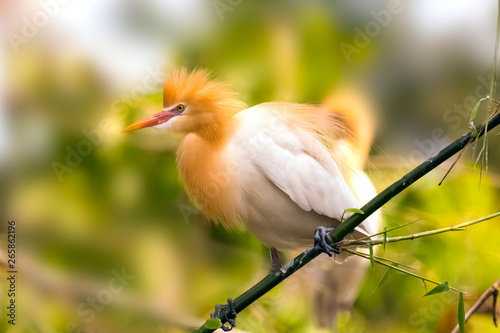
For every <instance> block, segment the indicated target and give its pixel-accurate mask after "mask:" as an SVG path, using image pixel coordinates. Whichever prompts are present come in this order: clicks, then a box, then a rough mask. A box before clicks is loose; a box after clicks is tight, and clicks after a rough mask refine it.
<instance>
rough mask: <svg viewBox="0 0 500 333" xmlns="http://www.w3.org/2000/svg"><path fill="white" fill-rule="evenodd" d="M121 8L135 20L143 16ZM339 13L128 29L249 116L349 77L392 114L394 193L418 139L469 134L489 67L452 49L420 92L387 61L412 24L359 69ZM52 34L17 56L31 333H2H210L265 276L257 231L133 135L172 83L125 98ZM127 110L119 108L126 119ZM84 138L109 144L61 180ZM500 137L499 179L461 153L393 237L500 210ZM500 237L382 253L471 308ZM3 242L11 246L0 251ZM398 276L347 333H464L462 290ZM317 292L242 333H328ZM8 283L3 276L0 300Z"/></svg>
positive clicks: (24, 307) (494, 269)
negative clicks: (469, 112)
mask: <svg viewBox="0 0 500 333" xmlns="http://www.w3.org/2000/svg"><path fill="white" fill-rule="evenodd" d="M122 6H123V10H124V13H127V9H128V10H129V11H133V9H134V8H136V7H134V6H137V5H132V4H128V3H124V4H123V5H122ZM199 10H201V9H199ZM205 10H207V11H213V8H212V7H211V6H209V7H207V8H205ZM343 10H345V9H342V6H338V7H336V6H335V5H333V4H329V3H327V2H324V1H310V2H309V1H308V2H298V1H275V2H265V1H243V2H242V3H241V4H240V5H238V6H237V7H235V8H234V10H232V11H228V12H226V13H225V14H224V20H223V21H218V20H217V16H216V14H215V13H214V12H211V14H210V15H209V16H213V17H215V19H214V21H213V22H212V24H211V25H210V29H207V31H205V32H203V33H201V32H200V36H201V37H198V38H191V39H189V38H187V39H182V38H179V39H175V38H173V35H175V33H174V32H173V30H172V29H173V28H169V27H168V26H165V25H164V24H167V23H165V22H164V21H168V19H175V18H176V15H175V14H176V13H175V12H174V13H165V15H166V17H167V19H165V18H164V17H162V16H157V17H156V18H149V17H148V16H145V17H146V18H143V20H142V21H139V23H137V22H135V21H134V24H139V25H140V26H139V27H137V26H135V25H134V24H131V23H130V22H129V23H126V24H125V25H126V26H125V28H126V31H129V30H132V31H135V32H136V33H138V34H139V35H140V33H141V32H142V33H145V34H149V35H152V36H157V38H155V40H154V43H156V44H160V45H161V46H162V47H163V48H164V49H165V50H168V51H165V57H166V58H167V55H168V58H169V60H168V64H167V66H166V67H168V68H173V67H176V66H180V65H183V66H187V67H189V68H193V67H196V66H201V67H208V68H210V69H212V70H213V73H214V75H215V76H218V77H221V78H222V79H223V80H224V81H228V82H229V83H230V85H231V86H232V87H233V88H234V89H235V90H236V91H238V92H239V93H240V94H241V98H242V99H243V100H244V101H245V102H246V103H248V104H249V105H253V104H256V103H260V102H265V101H271V100H284V101H293V102H307V103H320V102H321V100H323V98H324V97H325V96H326V95H328V94H329V93H330V91H332V89H334V88H336V87H342V86H343V85H344V84H348V83H349V84H351V83H352V81H354V82H355V84H358V85H359V86H362V87H364V88H366V89H367V90H368V91H370V92H371V93H372V95H374V96H373V97H374V103H375V104H376V105H378V106H379V109H380V112H379V114H378V118H379V121H378V122H379V128H380V130H379V133H378V136H377V142H376V143H377V147H376V148H375V149H374V155H375V156H374V158H373V160H372V164H373V166H372V167H371V168H372V169H371V170H370V174H371V175H372V178H373V179H374V182H375V183H376V185H377V187H378V189H380V190H381V189H383V188H384V187H385V186H387V185H389V184H390V183H391V182H392V181H394V180H395V179H397V178H398V177H400V176H402V174H403V172H404V171H408V170H406V169H405V167H402V166H401V159H398V158H391V157H390V156H395V155H397V154H400V156H403V159H408V156H409V155H410V153H411V150H413V149H417V148H416V147H415V145H414V144H413V143H414V141H413V140H414V139H415V138H419V139H420V140H425V139H426V138H429V137H430V132H431V130H432V129H433V128H443V129H444V131H445V132H446V136H447V137H448V138H449V139H453V138H454V137H456V136H457V135H458V134H461V133H463V132H465V131H467V128H468V127H467V126H466V122H465V121H464V122H463V126H459V127H457V128H453V129H452V128H450V127H451V126H450V124H449V123H446V122H443V116H442V113H443V111H444V110H446V108H448V107H449V106H451V105H452V104H453V103H461V102H462V101H463V100H464V97H465V96H467V95H469V94H471V90H473V89H474V87H475V86H476V85H477V80H476V76H477V75H479V74H484V73H486V72H487V71H488V69H487V68H484V67H481V66H479V65H474V64H468V66H463V61H464V60H463V59H458V60H457V59H456V58H454V57H455V54H453V53H450V54H449V55H448V56H449V57H450V59H451V60H450V63H451V64H450V66H449V67H447V68H443V69H442V71H437V72H435V73H433V75H431V76H425V77H419V78H418V79H416V78H415V77H413V76H412V74H411V73H408V72H406V70H407V67H404V66H403V67H400V66H402V65H401V63H395V62H392V60H393V59H392V58H391V57H388V56H387V54H388V53H390V50H391V47H393V48H394V47H398V46H397V45H398V44H396V46H391V42H392V43H394V40H393V39H391V38H395V40H398V38H400V37H401V36H400V35H399V33H400V32H399V31H400V29H399V26H400V24H403V23H404V20H405V18H404V16H403V17H402V18H401V19H400V21H402V22H399V21H398V22H394V23H393V24H394V25H393V26H390V27H388V28H387V33H386V36H385V37H384V36H379V37H377V38H376V39H374V40H373V41H372V43H371V44H370V45H369V46H368V47H366V48H364V49H363V50H362V52H361V53H360V54H358V55H356V58H355V59H354V60H353V63H352V64H351V65H347V64H346V61H345V59H344V57H343V55H342V53H341V51H340V48H339V47H338V45H339V43H340V42H342V41H347V42H350V41H352V38H353V37H354V32H353V30H352V28H353V27H354V26H356V25H357V24H358V25H360V24H362V23H363V22H364V21H363V20H360V19H355V18H352V17H350V16H349V15H346V14H347V13H346V12H344V11H343ZM369 10H370V8H367V9H366V12H369ZM122 14H123V13H122ZM142 14H144V15H147V13H142ZM116 15H117V17H118V18H120V16H119V15H120V13H117V14H116ZM124 15H125V14H124ZM137 15H139V13H138V14H137ZM346 17H347V18H346ZM122 19H123V20H125V22H127V21H126V18H122ZM365 19H366V18H365ZM395 20H396V19H395ZM140 22H142V23H140ZM174 22H178V21H175V20H174ZM181 22H182V21H181ZM90 23H91V22H90ZM127 24H128V25H127ZM141 24H142V25H141ZM136 30H137V31H136ZM181 30H182V29H181ZM394 30H395V31H396V32H394ZM391 31H392V32H391ZM158 36H161V37H162V38H160V37H158ZM390 36H396V37H390ZM42 37H43V36H40V38H39V39H38V40H33V41H31V42H30V44H28V45H26V46H25V47H24V48H23V50H22V52H20V53H18V54H11V55H9V58H8V60H9V62H10V66H9V68H8V74H9V80H10V82H9V87H8V90H7V91H6V94H5V95H6V100H7V107H8V111H7V112H6V114H7V118H8V122H9V127H10V128H11V134H10V140H9V145H10V146H11V150H10V154H9V155H8V160H6V161H2V163H1V164H0V168H1V169H0V170H1V174H0V184H2V186H1V190H0V198H1V200H0V205H1V209H0V215H1V222H0V227H1V229H0V233H3V232H4V230H6V227H5V222H6V221H8V220H9V219H15V220H16V221H17V223H18V226H19V228H18V235H19V240H18V247H19V256H18V258H19V265H20V267H21V268H20V272H21V273H20V274H19V277H20V279H19V286H18V288H19V296H18V298H17V299H18V304H19V309H18V311H19V312H18V316H19V317H18V321H19V325H17V326H16V327H13V326H11V325H8V324H7V323H6V321H5V318H3V319H2V321H0V331H2V332H9V333H13V332H70V331H71V329H69V327H71V322H72V321H75V323H76V325H78V326H79V327H82V329H84V331H85V332H93V331H94V332H181V331H183V330H184V329H186V327H189V326H193V325H198V324H201V323H203V322H204V320H205V318H208V315H209V313H210V312H211V311H213V306H214V305H215V304H216V303H223V302H225V299H226V298H227V297H236V296H238V295H239V294H241V293H242V292H244V291H245V290H247V289H248V288H249V287H250V286H251V285H253V284H254V283H256V282H258V281H259V279H260V278H262V277H263V276H264V275H265V274H267V273H268V269H269V266H270V264H269V260H268V253H267V249H265V248H264V247H263V246H262V245H261V244H260V243H259V242H258V241H257V240H256V239H255V238H254V237H253V236H252V235H251V234H249V233H246V232H244V233H229V232H227V231H225V230H223V229H222V228H221V227H218V226H214V225H210V223H209V222H208V221H206V220H205V219H204V218H203V216H202V215H201V214H200V213H199V212H197V211H196V210H195V209H194V207H193V206H192V205H191V204H190V203H189V200H188V198H187V196H186V194H185V193H184V190H183V188H182V185H181V184H180V183H179V181H178V178H177V171H176V167H175V153H174V149H175V145H176V142H177V141H176V139H175V138H166V137H162V136H160V135H158V134H157V133H153V132H152V131H151V132H148V131H145V132H143V133H137V134H133V135H125V134H122V133H120V131H121V129H122V128H123V127H124V126H125V125H127V124H130V123H131V122H132V121H134V120H136V119H139V118H140V117H142V116H144V115H147V114H152V113H155V112H158V110H160V109H161V105H162V102H161V82H158V83H157V85H156V87H155V89H153V90H149V91H147V93H146V94H142V95H141V94H138V95H137V96H136V98H132V100H129V101H125V102H123V101H122V96H124V95H130V94H131V93H132V91H133V89H134V87H136V86H132V87H131V88H128V89H124V88H120V89H116V88H115V86H114V85H113V84H110V83H109V82H108V78H106V77H105V74H104V73H103V70H102V68H101V67H99V66H97V65H96V64H95V63H94V62H93V61H92V60H91V59H89V57H87V56H86V55H83V54H81V55H78V54H77V55H76V56H74V55H73V56H71V57H68V56H67V55H66V54H65V53H63V52H61V50H62V49H64V43H62V42H58V41H57V40H56V41H52V43H50V42H47V41H46V40H45V39H43V38H42ZM163 37H164V39H163ZM96 38H97V36H96ZM130 38H131V37H130ZM131 40H132V38H131ZM130 43H132V41H130ZM95 47H98V46H95ZM455 62H456V65H453V63H455ZM411 65H412V64H411V63H409V64H406V66H408V67H411ZM391 66H392V67H391ZM401 68H403V69H401ZM145 75H146V74H145ZM457 77H459V78H460V79H459V80H457ZM387 78H391V80H392V81H391V80H389V81H387ZM412 78H413V80H412ZM113 79H114V80H115V81H120V80H121V79H122V78H116V77H115V78H113ZM140 84H141V82H137V85H139V86H140ZM429 86H430V87H432V88H429ZM441 89H444V90H446V91H445V93H442V90H441ZM440 94H442V95H445V96H444V97H443V96H439V95H440ZM116 101H120V102H122V103H121V104H120V105H119V107H118V106H116V105H117V104H114V103H115V102H116ZM113 106H115V107H113ZM435 110H438V111H436V112H434V111H435ZM478 117H480V115H478ZM103 120H109V121H110V122H111V124H112V128H111V130H109V131H107V132H105V131H103V130H102V129H101V122H102V121H103ZM84 130H86V131H94V132H92V133H99V135H100V136H99V135H98V137H100V138H101V139H100V140H97V141H98V142H99V143H98V144H92V145H91V148H90V149H91V152H90V153H88V154H87V155H86V156H83V154H81V156H80V160H79V162H78V163H76V164H77V165H76V166H75V167H71V172H65V173H64V174H62V181H60V180H59V178H58V177H57V175H56V173H55V172H54V167H53V163H54V162H58V163H61V164H64V165H67V164H68V163H67V160H66V159H67V157H68V147H69V148H70V149H72V150H74V151H77V152H78V147H79V145H82V141H85V140H89V139H88V137H87V136H85V134H83V132H82V131H84ZM96 131H97V132H96ZM496 132H497V131H495V134H496ZM413 135H415V137H414V136H413ZM490 140H491V145H490V164H489V172H488V173H487V174H486V173H485V172H484V170H483V173H482V177H480V175H479V170H476V171H475V172H472V169H473V166H472V164H473V161H472V160H471V159H467V158H468V157H465V156H464V157H463V158H462V160H461V161H460V162H459V165H458V166H457V167H456V168H455V169H454V170H453V171H452V173H451V174H450V176H448V178H447V179H446V180H445V182H444V184H443V185H442V186H440V187H438V186H437V184H438V182H439V181H440V179H441V177H442V176H443V175H444V173H445V171H446V167H443V168H441V169H439V170H436V171H434V172H433V173H431V174H430V175H429V176H428V177H426V178H425V179H423V180H421V181H419V182H417V183H416V184H414V185H413V186H412V187H411V188H410V189H408V190H407V191H405V192H404V193H402V194H401V195H399V196H397V197H396V198H394V200H392V201H391V202H390V203H388V204H387V205H386V207H385V208H384V209H383V213H384V223H385V224H386V225H387V226H392V225H395V224H402V223H406V222H409V221H414V220H417V219H418V220H419V221H418V222H417V223H415V224H412V225H410V226H408V227H407V228H404V229H401V230H398V231H396V232H394V235H403V234H409V233H415V232H420V231H423V230H428V229H431V228H438V227H445V226H450V225H453V224H457V223H460V222H464V221H466V220H469V219H473V218H477V217H481V216H484V215H488V214H491V213H493V212H496V211H498V210H499V204H498V203H499V202H500V190H499V189H500V176H499V168H498V161H499V160H500V157H499V154H498V146H499V145H498V141H499V140H498V136H496V135H491V137H490ZM433 144H435V145H436V149H438V148H439V146H438V144H437V143H433ZM80 148H82V146H80ZM83 148H85V147H83ZM83 148H82V149H83ZM87 148H88V147H87ZM425 153H427V152H424V155H425ZM499 234H500V225H499V223H498V221H497V220H492V221H488V222H485V223H484V224H481V225H478V226H474V227H472V228H470V229H469V230H468V231H466V232H454V233H447V234H441V235H438V236H435V237H430V238H425V239H419V240H414V241H408V242H402V243H396V244H388V245H387V247H386V250H385V251H383V250H382V249H380V250H379V255H382V256H385V257H388V258H391V259H394V260H396V261H399V262H402V263H405V264H407V265H410V266H412V267H414V268H415V269H417V270H418V271H419V272H421V273H422V274H423V275H425V276H427V277H429V278H432V279H434V280H437V281H441V282H444V281H448V282H449V284H450V285H451V286H454V287H456V288H459V289H461V290H464V291H466V292H467V294H466V295H465V297H464V298H465V307H466V309H468V308H469V307H470V306H471V305H472V304H473V302H474V301H475V299H476V298H477V297H478V296H479V295H480V294H481V293H482V292H483V291H484V290H486V289H487V288H488V287H489V286H490V285H491V284H492V283H493V282H494V281H495V280H496V279H498V278H499V276H498V272H500V269H499V268H500V255H499V253H500V243H499V242H498V241H497V238H498V235H499ZM0 245H1V246H2V248H4V247H5V242H4V240H3V239H0ZM24 265H25V266H26V268H25V269H24V270H23V268H22V267H23V266H24ZM123 267H124V268H125V269H126V271H127V272H128V273H129V274H131V275H133V276H134V279H133V280H132V281H131V282H130V283H129V284H128V285H126V286H124V290H123V292H121V293H117V294H115V295H114V298H113V301H112V302H110V304H109V305H106V306H104V308H103V309H101V311H95V318H93V319H92V320H88V321H86V320H85V319H87V318H88V317H86V316H82V315H81V311H80V312H78V309H79V305H80V304H82V302H83V303H85V302H86V301H87V299H88V297H97V296H96V295H98V293H99V291H100V290H103V288H104V289H105V288H107V286H108V283H109V281H110V279H112V278H113V274H112V271H113V270H118V271H120V270H121V269H122V268H123ZM385 271H386V269H385V268H383V267H379V266H378V265H375V269H374V270H370V272H369V274H368V276H367V279H366V283H365V284H364V286H363V288H362V290H361V293H360V297H359V299H358V300H357V302H356V304H355V310H353V312H352V313H345V314H342V315H340V316H339V319H338V327H337V330H338V331H340V332H448V331H450V330H451V328H452V327H453V326H454V325H455V323H456V318H457V316H456V311H457V310H456V309H457V301H458V295H456V294H455V293H446V294H437V295H433V296H429V297H422V296H423V295H424V294H425V293H426V288H425V287H424V286H423V285H422V283H421V281H419V280H417V279H414V278H411V277H407V276H403V275H401V274H393V275H392V276H391V277H390V278H389V280H387V282H385V283H384V284H383V285H382V286H381V287H380V288H379V289H377V285H378V284H379V282H380V279H381V278H382V276H383V275H384V273H385ZM306 280H307V275H306V274H301V273H298V274H297V276H293V277H291V278H290V279H288V280H287V281H286V282H285V283H283V284H282V285H280V286H279V287H277V288H275V289H274V290H272V291H271V292H270V293H269V294H267V295H266V296H265V297H263V298H262V299H261V300H259V301H258V302H256V303H255V304H253V305H252V306H251V307H250V308H248V309H247V310H245V311H244V312H242V313H241V314H240V315H239V316H238V328H240V329H242V330H245V331H250V332H318V329H317V327H316V326H315V322H314V319H313V316H312V313H311V311H312V310H311V308H312V305H311V304H312V303H311V302H312V300H311V291H310V290H309V289H308V288H307V281H306ZM7 288H8V286H7V283H6V282H5V279H2V282H1V283H0V295H2V299H3V297H4V295H6V293H7ZM427 288H428V289H429V290H430V288H432V286H429V285H428V286H427ZM1 304H2V306H3V303H1ZM89 308H90V307H88V306H87V307H86V309H89ZM68 325H69V326H68ZM467 329H468V331H470V332H473V331H475V332H489V331H491V332H493V331H494V329H493V325H492V323H491V322H490V318H489V315H487V314H478V315H476V316H475V317H474V318H473V319H472V320H471V322H470V323H469V324H468V326H467ZM75 332H76V331H75Z"/></svg>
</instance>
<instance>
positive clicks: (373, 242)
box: [339, 212, 500, 250]
mask: <svg viewBox="0 0 500 333" xmlns="http://www.w3.org/2000/svg"><path fill="white" fill-rule="evenodd" d="M497 216H500V212H498V213H494V214H491V215H488V216H484V217H481V218H479V219H475V220H472V221H468V222H464V223H460V224H457V225H454V226H451V227H446V228H441V229H434V230H428V231H423V232H419V233H416V234H412V235H405V236H397V237H389V238H386V239H383V238H377V239H365V240H343V241H342V242H341V244H340V246H339V248H340V249H342V250H343V249H344V248H345V247H350V246H354V247H360V246H368V245H382V244H384V243H395V242H401V241H406V240H414V239H417V238H421V237H428V236H433V235H437V234H442V233H444V232H449V231H464V229H463V228H465V227H469V226H471V225H474V224H478V223H481V222H484V221H487V220H491V219H492V218H495V217H497Z"/></svg>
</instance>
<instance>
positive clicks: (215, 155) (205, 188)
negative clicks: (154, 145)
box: [177, 128, 237, 228]
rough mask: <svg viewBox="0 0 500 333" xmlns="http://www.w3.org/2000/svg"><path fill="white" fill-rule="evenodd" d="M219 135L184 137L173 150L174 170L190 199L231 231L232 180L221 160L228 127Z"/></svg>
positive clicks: (195, 134)
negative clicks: (174, 156)
mask: <svg viewBox="0 0 500 333" xmlns="http://www.w3.org/2000/svg"><path fill="white" fill-rule="evenodd" d="M221 131H223V133H221V134H224V135H223V136H216V137H213V136H212V137H211V138H212V139H213V138H215V140H208V139H207V137H204V136H202V135H200V134H199V133H190V134H188V135H187V136H186V137H185V138H184V139H183V141H182V142H181V144H180V146H179V149H178V151H177V167H178V169H179V176H180V178H181V180H182V182H183V183H184V186H185V188H186V192H187V193H188V195H189V197H190V199H191V200H192V201H193V202H194V203H195V204H196V205H197V206H198V208H199V209H200V210H202V212H203V213H204V214H205V215H206V216H207V217H208V218H209V219H211V220H214V221H218V222H221V223H222V224H223V225H224V227H228V228H234V227H235V225H234V223H236V222H237V214H236V209H235V207H236V206H235V204H236V196H235V192H234V177H233V175H232V173H231V170H230V167H229V165H228V161H227V159H226V157H225V147H226V145H227V141H228V140H229V137H230V135H231V131H232V129H231V128H223V129H221ZM214 135H215V134H214Z"/></svg>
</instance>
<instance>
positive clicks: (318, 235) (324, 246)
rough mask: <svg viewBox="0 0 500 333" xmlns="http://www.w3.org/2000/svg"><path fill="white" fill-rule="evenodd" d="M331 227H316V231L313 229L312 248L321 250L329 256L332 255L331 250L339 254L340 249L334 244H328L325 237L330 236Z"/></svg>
mask: <svg viewBox="0 0 500 333" xmlns="http://www.w3.org/2000/svg"><path fill="white" fill-rule="evenodd" d="M333 229H335V228H333V227H318V228H317V229H316V231H314V250H316V251H318V252H323V253H326V254H328V255H329V256H330V257H331V256H332V252H333V253H336V254H339V253H340V251H339V249H338V248H337V247H336V246H335V245H333V246H332V245H329V244H328V242H327V241H326V239H327V238H328V239H329V240H330V241H331V238H330V232H332V231H333Z"/></svg>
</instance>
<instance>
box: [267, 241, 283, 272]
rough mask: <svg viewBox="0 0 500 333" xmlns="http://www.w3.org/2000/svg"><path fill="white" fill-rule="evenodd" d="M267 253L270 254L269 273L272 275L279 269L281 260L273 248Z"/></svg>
mask: <svg viewBox="0 0 500 333" xmlns="http://www.w3.org/2000/svg"><path fill="white" fill-rule="evenodd" d="M269 252H271V262H272V263H273V266H272V269H271V272H273V273H276V272H279V271H280V269H281V260H280V256H279V253H278V250H276V248H275V247H270V248H269Z"/></svg>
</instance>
